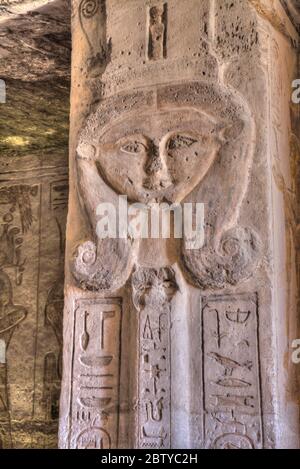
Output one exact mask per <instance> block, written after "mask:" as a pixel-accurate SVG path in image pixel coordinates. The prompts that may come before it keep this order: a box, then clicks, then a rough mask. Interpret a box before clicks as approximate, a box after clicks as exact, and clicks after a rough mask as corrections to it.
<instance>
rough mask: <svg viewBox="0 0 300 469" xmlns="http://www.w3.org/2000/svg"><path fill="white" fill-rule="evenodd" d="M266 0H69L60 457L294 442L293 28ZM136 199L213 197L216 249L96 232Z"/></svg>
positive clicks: (210, 221)
mask: <svg viewBox="0 0 300 469" xmlns="http://www.w3.org/2000/svg"><path fill="white" fill-rule="evenodd" d="M257 3H258V2H253V1H248V0H239V1H238V0H233V1H231V2H224V0H214V1H211V0H181V1H180V2H178V1H177V0H165V1H160V0H144V1H137V0H126V1H125V2H120V1H118V0H107V1H104V0H81V1H78V0H74V1H73V25H72V29H73V66H72V67H73V68H72V73H73V84H72V97H71V134H70V135H71V138H70V146H71V150H70V182H71V184H70V186H71V187H70V190H71V193H70V204H69V217H68V229H67V261H66V284H65V319H64V376H63V385H62V397H61V414H60V446H61V447H62V448H116V447H118V448H131V447H136V448H220V449H226V448H241V449H250V448H274V447H276V448H278V447H286V446H290V447H296V446H297V445H298V425H297V424H298V408H297V405H296V402H295V400H294V397H292V395H288V394H287V390H288V388H289V385H290V383H291V373H290V368H291V367H290V356H289V352H290V351H289V340H290V339H291V335H292V334H291V331H288V330H287V328H286V321H288V322H289V324H295V320H296V311H295V309H294V306H295V304H296V303H295V292H296V285H295V284H294V283H293V279H294V278H295V276H294V270H293V267H292V261H291V259H292V257H289V259H290V262H289V263H288V261H287V258H286V255H285V253H286V252H287V251H286V249H287V246H289V256H291V252H292V251H291V250H292V249H293V247H292V244H291V243H290V244H289V239H290V238H289V236H290V234H289V233H290V232H289V228H288V225H287V222H286V218H285V215H286V214H285V209H284V202H283V198H284V196H283V194H284V188H283V179H282V177H283V176H282V177H281V175H280V174H281V173H279V171H280V170H281V171H283V172H284V175H285V177H286V181H287V182H286V183H287V184H289V182H288V181H289V180H290V179H289V178H291V174H290V169H289V166H288V161H289V153H290V142H291V139H290V132H289V129H290V121H291V120H290V109H289V102H290V86H291V80H292V77H293V73H294V70H295V66H296V61H295V59H296V51H295V49H294V47H295V46H296V45H297V41H298V35H297V33H296V30H295V29H294V26H293V25H292V23H291V22H290V20H289V17H288V16H287V15H286V13H285V10H284V9H283V7H281V9H280V11H279V12H278V11H276V12H273V14H272V15H271V16H268V15H266V14H265V10H264V9H263V10H262V9H261V8H258V5H257ZM276 15H277V16H276ZM271 20H272V21H271ZM283 63H284V64H285V65H284V66H283ZM279 168H281V169H280V170H279ZM120 195H122V196H123V198H121V199H120V197H119V196H120ZM124 196H127V202H128V206H129V207H130V209H129V210H130V211H131V215H132V216H133V215H134V211H133V209H134V206H133V204H134V203H140V204H141V203H143V204H153V203H156V204H158V203H169V204H177V205H176V207H177V209H176V210H178V207H181V208H182V209H183V208H184V207H187V205H185V204H193V205H192V206H193V207H195V204H197V203H199V204H200V203H202V204H204V211H205V220H204V234H205V242H204V244H201V245H200V246H195V245H193V243H191V240H190V239H188V237H187V234H186V233H184V236H183V238H182V239H177V238H176V236H175V235H174V236H172V237H171V238H170V239H162V238H161V237H160V238H159V237H158V238H157V239H155V236H154V237H152V239H134V238H133V237H132V236H130V234H127V232H126V233H125V231H124V226H122V227H119V232H118V236H117V237H116V238H113V237H108V238H106V239H101V238H100V237H99V236H98V235H97V234H96V232H97V227H98V234H99V226H101V222H102V225H103V224H104V222H103V215H104V216H105V213H104V212H103V211H102V212H101V209H103V207H104V208H106V209H107V210H108V209H110V210H112V211H113V209H115V210H116V212H118V209H120V208H121V209H122V208H123V209H124V203H125V199H124ZM100 204H110V205H106V206H103V205H102V206H100ZM99 206H100V208H99ZM101 207H102V208H101ZM176 210H175V212H176ZM179 211H180V209H179ZM118 213H120V212H118ZM174 218H176V214H174ZM106 221H107V218H106ZM117 221H118V220H117ZM99 222H100V225H99ZM156 234H157V233H156ZM153 238H154V239H153ZM284 363H286V367H285V365H284ZM293 396H294V394H293Z"/></svg>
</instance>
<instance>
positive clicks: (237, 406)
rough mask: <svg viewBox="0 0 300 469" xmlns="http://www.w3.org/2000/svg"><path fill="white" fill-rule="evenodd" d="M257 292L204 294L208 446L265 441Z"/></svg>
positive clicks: (253, 445)
mask: <svg viewBox="0 0 300 469" xmlns="http://www.w3.org/2000/svg"><path fill="white" fill-rule="evenodd" d="M257 308H258V303H257V295H256V294H244V295H235V296H213V297H208V298H205V299H204V302H203V310H202V326H203V392H204V437H205V447H207V448H216V449H251V448H261V447H262V446H263V426H262V415H261V392H260V386H261V383H260V368H259V342H258V341H259V338H258V332H259V331H258V310H257Z"/></svg>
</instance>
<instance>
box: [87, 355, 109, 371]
mask: <svg viewBox="0 0 300 469" xmlns="http://www.w3.org/2000/svg"><path fill="white" fill-rule="evenodd" d="M112 359H113V357H112V356H109V355H108V356H106V357H94V356H87V357H82V356H81V357H80V361H81V363H82V364H83V365H84V366H89V367H92V366H95V367H99V368H102V367H104V366H108V365H109V364H110V363H111V361H112Z"/></svg>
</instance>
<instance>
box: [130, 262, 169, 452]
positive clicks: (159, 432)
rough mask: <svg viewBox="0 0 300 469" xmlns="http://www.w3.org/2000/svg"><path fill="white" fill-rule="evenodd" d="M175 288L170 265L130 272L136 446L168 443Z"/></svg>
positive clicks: (160, 445) (142, 446) (165, 445)
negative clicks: (135, 341) (135, 335)
mask: <svg viewBox="0 0 300 469" xmlns="http://www.w3.org/2000/svg"><path fill="white" fill-rule="evenodd" d="M176 290H177V284H176V281H175V275H174V272H173V270H172V269H171V268H168V267H166V268H162V269H158V270H156V269H147V268H145V269H140V270H138V271H136V272H135V273H134V275H133V291H134V297H133V298H134V304H135V306H136V308H137V310H138V311H139V356H138V373H139V377H138V399H139V406H138V432H139V433H138V445H139V447H140V448H170V447H171V446H170V445H171V423H170V420H171V340H170V320H171V318H170V310H171V299H172V298H173V296H174V294H175V292H176Z"/></svg>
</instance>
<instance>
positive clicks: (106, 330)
mask: <svg viewBox="0 0 300 469" xmlns="http://www.w3.org/2000/svg"><path fill="white" fill-rule="evenodd" d="M120 331H121V301H120V300H119V299H117V298H114V299H102V300H101V299H98V300H95V299H94V300H84V299H83V300H78V301H77V302H76V309H75V330H74V338H73V339H74V341H73V343H74V346H73V347H74V348H73V370H72V400H71V409H70V416H71V432H70V447H71V448H78V449H92V448H94V449H102V448H103V449H109V448H111V447H112V448H116V447H117V445H118V423H119V420H118V414H119V410H118V409H119V368H120Z"/></svg>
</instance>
